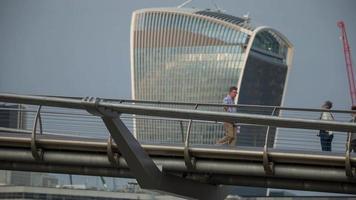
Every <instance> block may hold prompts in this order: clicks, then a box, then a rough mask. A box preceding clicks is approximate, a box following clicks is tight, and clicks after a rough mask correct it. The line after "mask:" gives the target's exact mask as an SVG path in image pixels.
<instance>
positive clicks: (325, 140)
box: [318, 101, 334, 151]
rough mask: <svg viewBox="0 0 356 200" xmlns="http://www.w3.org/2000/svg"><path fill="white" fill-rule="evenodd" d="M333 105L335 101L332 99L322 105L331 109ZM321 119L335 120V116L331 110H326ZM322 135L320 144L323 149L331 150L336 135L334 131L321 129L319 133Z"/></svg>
mask: <svg viewBox="0 0 356 200" xmlns="http://www.w3.org/2000/svg"><path fill="white" fill-rule="evenodd" d="M332 107H333V103H332V102H331V101H325V103H324V104H323V105H322V108H323V109H326V110H330V109H331V108H332ZM320 119H321V120H328V121H331V120H334V116H333V115H332V114H331V112H330V111H324V112H322V113H321V115H320ZM318 136H319V137H320V144H321V150H322V151H331V142H332V141H333V138H334V135H333V133H332V131H329V130H320V132H319V135H318Z"/></svg>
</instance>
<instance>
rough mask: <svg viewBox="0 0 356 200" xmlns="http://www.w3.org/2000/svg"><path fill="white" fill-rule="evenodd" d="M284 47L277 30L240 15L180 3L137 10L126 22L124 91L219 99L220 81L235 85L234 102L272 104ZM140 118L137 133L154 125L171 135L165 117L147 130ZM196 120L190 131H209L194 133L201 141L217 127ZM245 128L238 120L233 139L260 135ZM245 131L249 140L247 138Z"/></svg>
mask: <svg viewBox="0 0 356 200" xmlns="http://www.w3.org/2000/svg"><path fill="white" fill-rule="evenodd" d="M292 54H293V47H292V45H291V43H290V42H289V41H288V40H287V39H286V37H285V36H283V35H282V34H281V33H279V32H278V31H276V30H274V29H272V28H269V27H264V26H262V27H254V26H252V25H251V23H250V19H248V18H240V17H235V16H232V15H228V14H225V13H222V12H220V11H213V10H199V9H188V8H150V9H142V10H138V11H135V12H134V13H133V17H132V24H131V76H132V77H131V78H132V97H133V99H137V100H159V101H180V102H201V103H222V99H223V97H224V96H225V95H226V94H227V91H228V88H229V87H230V86H237V87H238V88H239V94H238V97H237V101H238V103H239V104H260V105H276V106H279V105H281V104H282V102H283V96H284V93H285V85H286V82H287V77H288V73H289V71H290V70H289V69H290V67H291V62H292ZM143 123H144V122H143V121H142V122H139V121H137V124H136V125H137V126H136V132H135V133H136V135H137V137H138V139H143V140H145V141H151V140H154V136H157V134H159V132H160V131H159V130H156V129H157V127H158V128H160V129H161V131H163V132H164V134H165V137H163V138H161V140H166V141H173V142H174V141H176V140H179V138H178V137H177V136H176V135H179V134H176V133H174V130H176V129H177V131H178V130H179V128H178V127H174V125H173V124H171V125H170V126H162V125H158V124H154V125H153V127H151V129H154V131H148V128H147V127H148V126H149V125H152V124H151V123H150V124H143ZM198 126H199V125H198V124H196V125H195V126H194V127H195V129H196V131H198V129H199V131H200V132H201V133H204V134H205V135H206V137H208V138H210V139H208V140H207V139H206V137H200V138H199V140H201V141H202V143H212V142H213V141H215V139H216V137H220V136H219V135H216V134H215V135H216V137H211V134H213V133H214V132H215V133H222V132H223V131H222V127H221V126H219V125H216V126H215V127H212V126H211V125H210V126H203V125H202V126H201V127H198ZM155 127H156V128H155ZM164 127H169V130H168V131H167V130H162V129H164ZM172 127H173V128H172ZM143 129H145V130H146V131H143ZM246 131H247V129H246V128H244V127H243V128H242V130H241V138H242V139H240V141H239V142H240V144H242V145H254V146H259V144H257V143H258V142H256V141H259V140H258V137H264V136H263V134H261V132H263V130H256V131H254V133H255V135H253V133H252V134H251V133H249V135H246ZM168 133H169V134H168ZM171 133H172V134H173V135H170V134H171ZM209 134H210V135H209ZM198 135H199V134H198ZM207 135H208V136H207ZM244 135H245V136H244ZM243 137H247V138H245V139H243ZM252 137H253V138H255V139H254V140H255V141H252V140H250V139H248V138H252ZM244 141H246V142H247V143H246V144H245V142H244Z"/></svg>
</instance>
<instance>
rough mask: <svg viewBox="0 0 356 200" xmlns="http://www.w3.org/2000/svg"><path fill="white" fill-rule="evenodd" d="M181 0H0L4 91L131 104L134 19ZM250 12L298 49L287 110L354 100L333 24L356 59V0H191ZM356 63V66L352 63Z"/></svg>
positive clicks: (201, 5)
mask: <svg viewBox="0 0 356 200" xmlns="http://www.w3.org/2000/svg"><path fill="white" fill-rule="evenodd" d="M182 2H183V0H179V1H178V0H130V1H128V0H126V1H123V0H122V1H120V0H52V1H48V0H27V1H24V0H0V92H11V93H24V94H48V95H68V96H100V97H112V98H130V97H131V92H130V91H131V86H130V83H131V82H130V57H129V56H130V55H129V53H130V51H129V45H130V44H129V32H130V22H131V13H132V11H134V10H136V9H141V8H147V7H167V6H177V5H179V4H181V3H182ZM212 2H215V3H216V4H217V5H218V6H219V7H220V8H222V9H224V10H226V12H227V13H229V14H232V15H236V16H242V15H243V14H245V13H247V12H249V13H250V16H251V17H252V22H253V23H257V24H259V25H267V26H271V27H273V28H275V29H277V30H279V31H280V32H281V33H283V34H284V35H286V36H287V38H289V40H290V41H291V42H292V43H293V44H294V47H295V55H294V61H293V68H292V71H291V73H290V78H289V82H288V87H287V96H286V98H285V105H287V106H295V107H319V105H320V104H321V102H323V101H324V100H326V99H330V100H332V101H333V102H334V103H335V108H340V109H348V108H349V105H350V102H351V101H350V97H349V92H348V85H347V84H348V83H347V77H346V70H345V62H344V57H343V52H342V45H341V41H340V40H339V29H338V28H337V26H336V22H337V20H339V19H343V20H344V21H345V22H346V25H347V31H348V36H349V42H350V46H351V48H354V49H355V51H353V52H352V55H353V57H354V58H356V23H355V22H356V12H355V10H356V1H354V0H262V1H261V0H214V1H210V0H207V1H205V0H194V1H193V2H192V3H190V4H188V7H197V8H214V4H213V3H212ZM355 64H356V63H355Z"/></svg>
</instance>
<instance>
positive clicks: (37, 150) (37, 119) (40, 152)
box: [31, 105, 43, 160]
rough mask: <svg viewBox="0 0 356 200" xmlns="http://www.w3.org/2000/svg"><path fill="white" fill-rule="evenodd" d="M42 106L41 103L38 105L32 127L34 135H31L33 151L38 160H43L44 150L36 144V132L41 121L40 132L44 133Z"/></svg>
mask: <svg viewBox="0 0 356 200" xmlns="http://www.w3.org/2000/svg"><path fill="white" fill-rule="evenodd" d="M41 108H42V106H41V105H40V106H39V107H38V110H37V113H36V116H35V120H34V123H33V129H32V135H31V153H32V156H33V157H34V158H35V159H36V160H43V150H42V149H41V148H38V147H37V145H36V132H37V124H38V123H39V126H40V134H41V135H42V133H43V132H42V119H41Z"/></svg>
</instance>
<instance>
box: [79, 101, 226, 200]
mask: <svg viewBox="0 0 356 200" xmlns="http://www.w3.org/2000/svg"><path fill="white" fill-rule="evenodd" d="M98 102H99V99H95V98H85V99H83V105H84V106H85V108H86V109H87V111H88V112H89V113H91V114H94V115H97V116H100V117H101V118H102V120H103V122H104V123H105V126H106V128H107V129H108V130H109V132H110V135H111V137H112V138H113V140H114V141H115V143H116V144H117V146H118V149H119V151H120V153H121V154H122V156H123V157H124V158H125V160H126V162H127V165H128V167H129V169H130V171H131V173H132V174H133V175H134V176H135V178H136V180H137V182H138V183H139V185H140V186H141V187H142V188H145V189H151V190H160V191H165V192H168V193H172V194H176V195H180V196H185V197H191V198H195V199H223V198H224V194H223V193H224V192H222V191H223V187H221V186H216V185H211V184H206V183H200V182H197V181H194V180H189V179H185V178H181V177H178V176H175V175H171V174H167V173H164V172H161V171H160V170H159V168H158V167H157V166H156V164H155V163H154V162H153V160H152V159H151V158H150V157H149V155H148V154H147V153H146V151H145V150H144V149H143V148H142V147H141V145H140V143H139V142H138V141H137V140H136V138H135V137H134V136H133V134H132V133H131V132H130V130H129V129H128V128H127V127H126V125H125V124H124V123H123V122H122V120H121V119H120V114H119V113H117V112H115V111H112V110H110V109H105V108H104V107H101V106H98Z"/></svg>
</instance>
